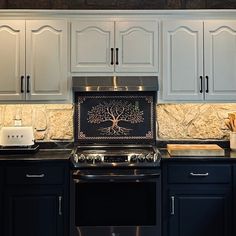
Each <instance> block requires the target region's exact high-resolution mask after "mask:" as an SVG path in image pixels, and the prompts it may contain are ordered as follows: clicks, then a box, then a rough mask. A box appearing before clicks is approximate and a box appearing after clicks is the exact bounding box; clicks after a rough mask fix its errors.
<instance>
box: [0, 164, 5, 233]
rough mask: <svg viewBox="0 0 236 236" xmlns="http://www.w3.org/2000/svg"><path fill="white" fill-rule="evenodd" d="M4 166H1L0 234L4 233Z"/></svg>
mask: <svg viewBox="0 0 236 236" xmlns="http://www.w3.org/2000/svg"><path fill="white" fill-rule="evenodd" d="M3 192H4V190H3V168H2V167H0V235H3V216H4V213H3V199H2V195H3Z"/></svg>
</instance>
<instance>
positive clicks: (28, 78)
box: [26, 75, 30, 93]
mask: <svg viewBox="0 0 236 236" xmlns="http://www.w3.org/2000/svg"><path fill="white" fill-rule="evenodd" d="M26 79H27V81H26V92H27V93H29V92H30V89H29V88H30V76H29V75H27V77H26Z"/></svg>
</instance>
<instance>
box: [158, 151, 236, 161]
mask: <svg viewBox="0 0 236 236" xmlns="http://www.w3.org/2000/svg"><path fill="white" fill-rule="evenodd" d="M158 150H159V151H160V153H161V159H162V161H173V162H178V161H235V162H236V152H233V151H231V150H230V149H229V148H224V150H225V155H224V156H181V157H179V156H170V154H169V153H168V151H167V149H166V148H158Z"/></svg>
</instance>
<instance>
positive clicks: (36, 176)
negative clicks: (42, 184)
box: [25, 174, 45, 178]
mask: <svg viewBox="0 0 236 236" xmlns="http://www.w3.org/2000/svg"><path fill="white" fill-rule="evenodd" d="M25 176H26V178H43V177H44V176H45V175H44V174H39V175H31V174H26V175H25Z"/></svg>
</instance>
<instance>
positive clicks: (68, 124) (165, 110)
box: [0, 103, 236, 141]
mask: <svg viewBox="0 0 236 236" xmlns="http://www.w3.org/2000/svg"><path fill="white" fill-rule="evenodd" d="M230 112H236V104H232V103H229V104H228V103H227V104H222V103H219V104H159V105H158V106H157V125H158V130H157V135H158V139H160V140H166V139H223V140H227V139H228V138H229V130H228V129H227V127H226V126H225V123H224V120H225V119H226V118H227V117H228V113H230ZM16 119H17V120H21V121H22V126H33V128H34V134H35V139H36V140H40V141H57V140H58V141H73V105H72V104H19V105H6V104H4V105H0V127H2V126H14V121H15V120H16Z"/></svg>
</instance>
